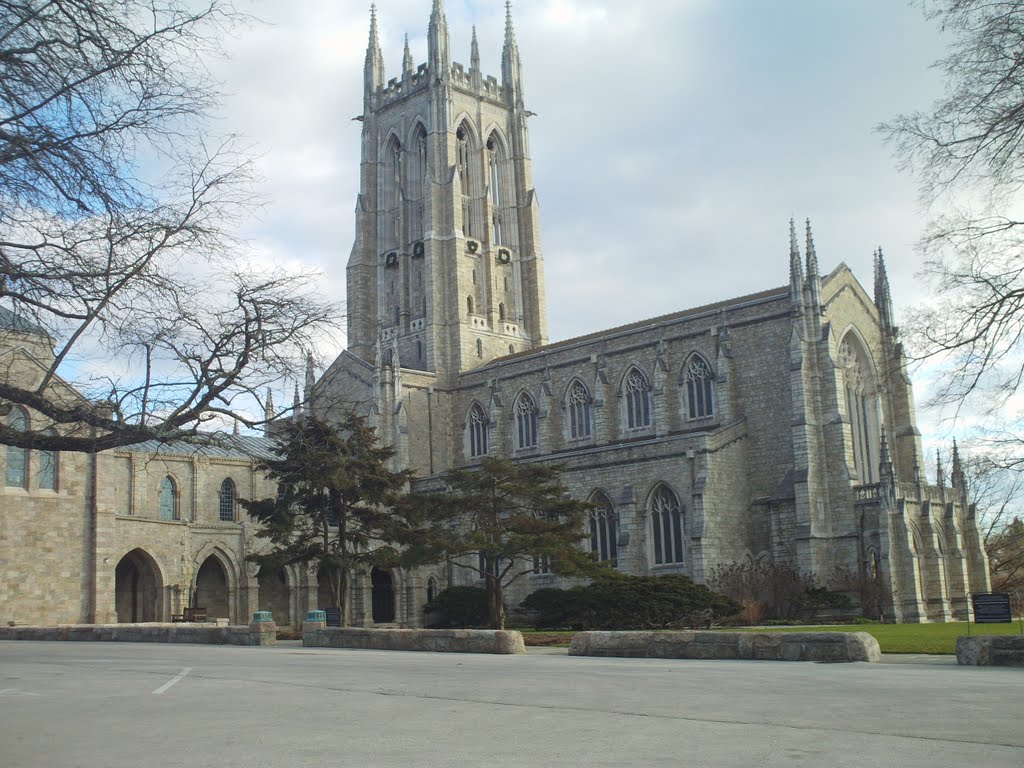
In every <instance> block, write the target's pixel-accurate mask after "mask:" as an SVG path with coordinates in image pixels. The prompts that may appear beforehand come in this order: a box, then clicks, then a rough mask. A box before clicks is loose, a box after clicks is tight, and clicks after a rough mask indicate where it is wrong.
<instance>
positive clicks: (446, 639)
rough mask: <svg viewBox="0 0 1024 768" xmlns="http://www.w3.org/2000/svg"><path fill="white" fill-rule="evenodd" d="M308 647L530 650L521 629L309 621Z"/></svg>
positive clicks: (305, 637) (304, 633)
mask: <svg viewBox="0 0 1024 768" xmlns="http://www.w3.org/2000/svg"><path fill="white" fill-rule="evenodd" d="M302 644H303V646H305V647H306V648H361V649H367V650H375V651H429V652H433V653H497V654H509V653H526V645H525V644H524V643H523V635H522V633H521V632H513V631H508V630H493V629H366V628H363V627H343V628H338V627H324V626H323V624H321V623H320V622H310V621H307V622H306V623H305V624H304V625H303V628H302Z"/></svg>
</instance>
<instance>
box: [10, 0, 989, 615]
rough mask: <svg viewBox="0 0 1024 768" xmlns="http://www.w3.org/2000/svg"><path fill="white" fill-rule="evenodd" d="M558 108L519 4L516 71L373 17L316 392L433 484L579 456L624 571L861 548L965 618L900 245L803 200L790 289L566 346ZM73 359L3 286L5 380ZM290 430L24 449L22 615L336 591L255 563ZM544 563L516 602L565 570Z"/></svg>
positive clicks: (593, 528) (366, 599)
mask: <svg viewBox="0 0 1024 768" xmlns="http://www.w3.org/2000/svg"><path fill="white" fill-rule="evenodd" d="M530 116H531V113H530V112H529V111H528V110H527V108H526V106H525V98H524V83H523V67H522V63H521V61H520V57H519V50H518V47H517V43H516V37H515V30H514V26H513V21H512V17H511V13H509V14H508V16H507V20H506V29H505V41H504V50H503V52H502V65H501V76H500V78H499V77H494V76H486V75H484V74H483V72H482V71H481V67H480V53H479V48H478V45H477V41H476V38H475V34H474V39H473V40H472V44H471V53H470V63H469V66H468V67H466V66H464V65H463V64H459V63H455V62H454V61H453V60H452V53H451V47H450V37H449V33H448V27H447V22H446V19H445V13H444V8H443V3H442V2H441V0H434V3H433V9H432V12H431V16H430V25H429V32H428V59H427V61H426V62H425V63H423V64H419V65H417V64H415V63H414V61H413V59H412V56H411V54H410V51H409V48H408V45H406V50H405V55H404V57H403V61H402V68H401V72H400V74H399V76H397V77H394V78H392V79H385V74H384V63H383V54H382V51H381V48H380V44H379V42H378V32H377V20H376V14H375V12H374V13H373V14H372V15H371V21H370V35H369V46H368V49H367V53H366V63H365V70H364V101H363V111H362V115H361V116H360V117H359V118H358V119H359V120H360V121H361V122H362V162H361V165H360V171H359V173H360V191H359V196H358V199H357V201H356V229H355V242H354V245H353V248H352V252H351V255H350V257H349V261H348V269H347V291H348V305H347V311H348V349H347V350H346V351H344V352H343V353H342V354H341V355H340V356H339V357H338V358H337V359H336V360H335V361H334V362H333V364H331V365H330V366H329V367H328V368H327V370H326V371H324V372H323V374H322V375H321V376H320V377H319V378H318V377H316V376H315V375H314V373H313V371H312V368H310V370H308V371H307V374H306V383H305V397H304V398H298V397H297V401H299V400H303V402H302V403H298V402H297V404H298V405H304V407H305V408H307V409H310V410H312V411H313V412H314V413H316V414H317V415H318V416H320V417H322V418H325V419H331V418H335V417H338V416H340V415H341V414H342V413H343V412H345V411H347V410H351V409H355V410H356V411H357V412H360V413H363V414H365V415H366V416H367V418H368V419H369V422H370V423H371V424H372V425H373V427H374V428H375V429H376V431H377V434H378V436H379V438H380V440H381V442H382V443H384V444H386V445H388V446H390V447H392V448H393V449H394V450H395V457H394V464H395V468H396V469H398V468H409V469H411V470H413V471H414V472H415V474H416V476H417V478H418V479H417V480H416V485H417V486H418V487H420V488H422V489H428V490H429V489H436V488H437V487H438V486H439V485H440V478H441V476H442V475H443V474H444V473H445V472H446V471H448V470H450V469H452V468H455V467H465V466H469V467H472V466H473V465H474V464H475V463H478V462H480V461H481V460H482V459H483V458H484V457H487V456H505V457H510V458H513V459H515V460H517V461H523V462H550V463H554V464H558V465H560V466H561V467H562V468H563V471H562V479H563V482H564V483H565V484H566V485H567V486H568V488H569V489H570V491H571V492H572V494H573V495H574V496H576V497H578V498H582V499H588V500H590V501H591V502H593V504H594V508H593V511H592V513H591V515H590V519H589V521H588V524H587V526H588V527H587V531H586V533H587V543H588V546H589V547H590V548H591V549H592V551H593V552H594V553H595V555H596V556H597V557H598V558H600V559H602V560H609V561H613V562H614V565H615V567H616V568H617V569H618V570H620V571H621V572H623V573H630V574H666V573H684V574H687V575H689V576H690V577H692V578H693V579H694V580H696V581H698V582H704V581H706V580H707V579H708V577H709V575H710V574H711V573H712V572H713V570H714V569H715V567H716V566H719V565H726V564H731V563H735V562H750V563H759V562H765V561H768V562H773V563H778V564H784V565H788V566H792V567H794V568H796V569H798V570H800V571H801V572H807V573H814V574H817V575H819V576H823V577H824V576H826V575H827V574H828V573H829V572H830V571H831V570H833V569H835V568H842V569H845V570H847V571H848V572H851V573H856V574H861V575H863V576H865V577H869V578H871V579H873V580H876V581H877V583H880V584H881V586H882V593H883V594H884V597H883V599H882V605H881V612H882V614H883V615H884V617H885V618H886V619H887V620H895V621H901V622H922V621H946V620H951V619H965V618H966V617H967V608H968V606H967V595H968V594H970V593H971V592H982V591H987V588H988V584H989V581H988V570H987V562H986V558H985V554H984V549H983V546H982V542H981V540H980V537H979V533H978V527H977V521H976V520H975V510H974V507H973V506H972V505H971V504H970V502H969V499H968V498H967V495H966V489H965V478H964V473H963V467H962V466H961V463H960V460H959V456H957V455H956V454H955V453H954V458H953V462H952V466H951V467H950V468H949V472H948V474H947V473H946V471H945V470H944V469H943V467H942V466H941V465H940V466H939V467H937V469H936V475H937V479H936V482H935V483H934V484H932V483H929V482H928V480H927V479H926V477H925V471H924V461H925V459H924V456H923V455H922V448H921V436H920V433H919V431H918V429H917V425H916V417H915V411H914V402H913V394H912V388H911V382H910V380H909V378H908V375H907V369H906V362H905V358H904V354H903V350H902V347H901V344H900V339H899V333H898V329H897V327H896V325H895V324H894V320H893V304H892V297H891V295H890V290H889V283H888V279H887V276H886V267H885V260H884V256H883V254H882V252H881V251H880V250H879V251H878V252H877V253H876V254H875V274H874V281H873V286H872V290H871V292H870V293H869V292H868V291H867V290H866V289H865V288H864V287H863V286H862V285H861V283H860V282H859V281H858V280H857V279H856V278H855V277H854V275H853V274H852V273H851V271H850V269H849V268H848V267H847V266H846V265H845V264H842V263H840V264H838V266H835V267H834V268H832V269H831V271H829V272H827V273H822V271H821V268H820V266H819V260H818V254H817V250H816V246H815V242H814V238H813V233H812V231H811V227H810V224H808V225H807V226H806V229H805V230H804V231H801V232H800V233H799V235H798V232H797V229H796V227H795V225H794V224H792V223H791V224H790V236H789V242H788V243H786V242H785V238H782V239H781V240H782V241H781V242H780V243H779V244H778V245H779V247H776V246H775V245H774V244H768V245H765V246H762V247H763V248H764V251H765V254H766V257H768V258H772V254H774V253H777V254H778V264H779V275H780V280H779V283H780V285H779V286H778V287H770V288H768V289H766V290H763V291H760V292H758V293H755V294H751V295H748V296H740V297H736V298H732V299H728V300H724V301H715V302H714V303H709V304H706V305H705V306H699V307H693V308H689V309H682V310H680V311H678V312H675V313H672V314H668V315H664V316H661V317H654V318H650V319H643V320H639V321H637V322H635V323H631V324H629V325H625V326H622V327H618V328H611V329H608V330H605V331H600V332H597V333H593V334H590V335H587V336H582V337H579V338H573V339H566V340H562V341H557V342H554V343H552V342H550V341H549V339H548V331H547V319H546V308H545V292H544V269H543V254H542V248H541V238H540V220H539V207H538V202H537V196H536V191H535V189H534V186H533V179H532V170H531V161H530V145H529V132H528V127H527V122H528V119H529V118H530ZM801 229H802V230H803V228H801ZM787 278H788V279H787ZM52 354H53V352H52V342H50V341H49V339H48V338H47V337H46V335H45V334H44V333H43V332H42V331H41V330H40V329H37V328H34V327H32V326H31V325H27V324H25V323H24V322H22V321H20V320H19V319H18V318H17V317H15V316H14V315H13V314H12V313H10V312H8V311H6V310H3V309H2V308H0V357H3V358H4V365H3V366H2V369H0V370H2V371H3V373H2V374H0V375H4V376H18V377H33V376H39V375H41V373H40V372H41V371H42V370H45V368H46V366H47V364H48V361H50V360H52ZM55 386H58V387H66V385H64V384H62V383H60V382H58V383H57V384H56V385H55ZM66 388H67V390H68V391H67V393H66V396H67V397H72V398H73V397H80V395H78V394H77V393H75V392H74V391H73V390H72V389H71V388H70V387H66ZM5 418H7V419H9V420H11V423H12V424H14V425H15V426H17V425H19V424H20V425H21V426H22V428H24V426H25V425H27V424H28V423H29V422H30V421H31V420H34V419H37V418H40V416H39V414H34V413H29V412H27V411H23V410H20V409H14V411H13V412H12V413H11V414H9V415H8V416H5ZM270 447H271V442H270V441H269V440H267V439H266V438H263V437H255V436H252V437H247V436H244V435H234V436H227V437H226V439H224V440H223V441H221V442H220V443H219V445H218V447H205V448H203V447H195V446H184V445H171V446H156V445H140V446H134V447H132V448H130V449H121V450H114V451H107V452H104V453H102V454H99V455H97V456H81V455H67V456H65V455H62V454H56V453H47V452H43V451H24V450H21V449H15V448H11V447H7V448H0V461H2V465H0V472H2V474H3V477H4V478H5V481H4V484H3V486H2V487H0V510H2V513H0V621H3V622H5V623H8V622H12V623H18V624H23V623H41V624H54V623H68V622H72V623H74V622H80V623H91V622H98V623H103V622H111V621H123V622H135V621H169V620H172V619H174V618H182V617H183V615H184V614H185V610H186V609H187V608H190V607H192V608H194V607H195V606H199V605H202V606H203V608H204V610H205V611H207V612H208V617H209V618H210V619H218V620H221V621H225V622H227V621H231V622H240V621H241V622H244V621H245V620H246V619H247V617H248V616H249V615H250V614H251V612H252V611H254V610H256V609H258V608H261V609H269V610H271V611H272V612H273V614H274V618H275V619H276V620H277V622H278V624H285V625H286V624H295V623H297V622H298V620H299V619H301V617H302V615H303V614H304V612H305V611H307V610H310V609H314V608H317V607H326V606H327V604H328V601H329V598H328V597H327V595H328V592H327V590H326V589H325V585H324V584H322V583H321V580H320V579H319V578H318V575H317V573H316V572H315V571H310V570H308V569H304V568H299V567H294V566H289V567H288V568H285V569H280V570H277V571H266V572H264V571H265V569H260V568H259V567H257V566H255V565H254V564H253V563H251V562H248V561H247V560H246V556H247V555H248V554H251V553H253V552H257V551H260V548H261V547H263V546H265V542H263V540H262V539H261V538H260V536H259V531H258V529H257V527H256V526H255V525H254V524H253V523H252V522H251V521H249V520H247V519H246V516H245V515H244V513H242V512H240V511H239V508H238V504H237V499H238V498H239V497H242V498H261V497H266V496H270V495H272V494H273V493H274V489H273V487H272V486H271V484H270V483H269V481H268V480H267V479H266V478H264V477H262V476H261V475H260V473H258V472H257V471H256V470H255V469H254V466H255V464H254V460H255V459H257V458H259V457H260V456H265V455H267V452H268V451H269V450H270ZM533 570H534V573H533V574H532V575H531V576H529V577H528V578H526V579H522V580H520V582H518V583H517V584H516V585H515V586H514V589H512V590H510V591H509V592H507V593H506V597H507V599H508V601H509V606H510V607H514V606H515V605H516V604H518V603H519V602H520V601H521V599H522V598H523V597H525V596H526V595H527V594H529V593H530V592H532V591H534V590H536V589H539V588H541V587H550V586H562V585H563V582H562V580H561V579H560V578H559V577H558V576H557V575H556V574H553V573H551V572H550V570H549V568H548V567H547V566H546V564H545V563H543V562H537V563H535V564H534V569H533ZM456 583H458V584H475V583H477V582H476V581H474V576H473V574H472V572H471V571H468V570H465V569H454V571H453V569H451V568H445V567H444V566H443V565H438V566H437V567H433V568H431V567H427V568H421V569H416V570H413V571H401V570H398V569H396V570H393V571H385V570H381V569H373V571H372V572H371V573H368V574H363V575H359V576H358V577H357V579H356V584H355V588H354V590H353V595H352V603H353V604H352V606H351V609H352V610H351V615H352V616H353V617H354V620H355V623H357V624H362V625H366V626H374V625H381V624H387V625H395V624H397V625H404V626H420V625H422V624H423V621H424V614H423V606H424V604H425V603H426V602H427V601H428V600H429V599H430V598H431V597H432V596H433V595H434V594H436V593H437V592H438V591H439V590H440V589H443V588H444V587H446V586H448V585H451V584H456Z"/></svg>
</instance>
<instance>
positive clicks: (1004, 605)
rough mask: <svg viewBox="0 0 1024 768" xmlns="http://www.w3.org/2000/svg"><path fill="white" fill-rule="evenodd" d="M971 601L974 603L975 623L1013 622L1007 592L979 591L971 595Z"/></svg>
mask: <svg viewBox="0 0 1024 768" xmlns="http://www.w3.org/2000/svg"><path fill="white" fill-rule="evenodd" d="M971 602H972V603H974V623H975V624H1011V623H1013V612H1012V611H1011V610H1010V594H1009V593H1008V592H991V593H987V592H980V593H978V594H974V595H971Z"/></svg>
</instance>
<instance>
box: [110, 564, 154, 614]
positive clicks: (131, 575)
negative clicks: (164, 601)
mask: <svg viewBox="0 0 1024 768" xmlns="http://www.w3.org/2000/svg"><path fill="white" fill-rule="evenodd" d="M162 589H163V584H162V583H161V580H160V571H159V570H158V569H157V567H156V562H155V561H154V560H153V558H152V557H151V556H150V555H149V553H148V552H145V551H144V550H141V549H133V550H132V551H131V552H129V553H128V554H127V555H125V556H124V557H122V558H121V561H120V562H119V563H118V564H117V567H116V568H115V569H114V607H115V610H116V611H117V621H118V623H120V624H138V623H140V622H147V621H158V620H159V618H160V593H161V590H162Z"/></svg>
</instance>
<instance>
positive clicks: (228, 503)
mask: <svg viewBox="0 0 1024 768" xmlns="http://www.w3.org/2000/svg"><path fill="white" fill-rule="evenodd" d="M235 496H236V494H235V484H234V482H233V481H232V480H231V478H230V477H226V478H224V482H223V483H221V484H220V519H221V521H222V522H225V523H233V522H235Z"/></svg>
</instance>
